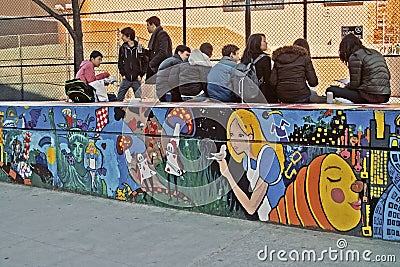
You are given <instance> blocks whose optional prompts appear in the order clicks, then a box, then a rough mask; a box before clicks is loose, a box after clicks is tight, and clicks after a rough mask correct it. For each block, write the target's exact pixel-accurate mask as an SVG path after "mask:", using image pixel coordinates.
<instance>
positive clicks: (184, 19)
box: [182, 0, 187, 45]
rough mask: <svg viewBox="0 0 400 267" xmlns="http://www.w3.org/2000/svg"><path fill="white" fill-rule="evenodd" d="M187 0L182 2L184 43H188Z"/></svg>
mask: <svg viewBox="0 0 400 267" xmlns="http://www.w3.org/2000/svg"><path fill="white" fill-rule="evenodd" d="M186 11H187V10H186V0H183V3H182V13H183V14H182V24H183V25H182V28H183V32H182V39H183V40H182V43H183V44H184V45H186V26H187V25H186Z"/></svg>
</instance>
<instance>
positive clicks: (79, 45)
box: [72, 0, 83, 74]
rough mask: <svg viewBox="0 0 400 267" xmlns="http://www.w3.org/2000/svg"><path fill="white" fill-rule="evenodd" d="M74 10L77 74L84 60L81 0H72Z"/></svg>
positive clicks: (75, 67)
mask: <svg viewBox="0 0 400 267" xmlns="http://www.w3.org/2000/svg"><path fill="white" fill-rule="evenodd" d="M72 10H73V23H74V33H75V38H74V72H75V74H76V73H77V72H78V70H79V66H80V64H81V63H82V61H83V33H82V21H81V10H80V5H79V0H72Z"/></svg>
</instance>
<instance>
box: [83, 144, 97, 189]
mask: <svg viewBox="0 0 400 267" xmlns="http://www.w3.org/2000/svg"><path fill="white" fill-rule="evenodd" d="M98 159H99V152H98V151H97V148H96V145H95V144H94V143H93V142H89V144H88V146H87V147H86V166H87V167H86V169H87V170H88V171H89V173H90V177H91V189H92V190H94V189H97V184H96V181H95V175H96V169H97V161H98Z"/></svg>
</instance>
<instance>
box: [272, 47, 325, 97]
mask: <svg viewBox="0 0 400 267" xmlns="http://www.w3.org/2000/svg"><path fill="white" fill-rule="evenodd" d="M272 60H273V61H274V68H273V69H272V73H271V78H270V82H271V84H272V85H274V86H275V91H276V94H277V96H278V99H279V100H280V101H281V102H285V103H294V102H297V101H299V100H302V99H305V98H307V97H309V96H310V95H311V91H310V88H309V87H308V85H309V86H311V87H315V86H317V85H318V78H317V74H316V73H315V70H314V66H313V64H312V62H311V58H310V56H309V54H308V51H307V50H306V49H305V48H303V47H300V46H297V45H293V46H284V47H281V48H278V49H277V50H275V51H274V52H273V53H272ZM306 81H307V82H308V85H307V83H306Z"/></svg>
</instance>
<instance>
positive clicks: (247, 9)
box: [244, 0, 251, 42]
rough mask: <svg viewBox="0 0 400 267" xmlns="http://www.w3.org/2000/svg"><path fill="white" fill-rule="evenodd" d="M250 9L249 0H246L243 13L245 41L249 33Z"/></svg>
mask: <svg viewBox="0 0 400 267" xmlns="http://www.w3.org/2000/svg"><path fill="white" fill-rule="evenodd" d="M250 9H251V8H250V0H246V7H245V15H244V25H245V35H246V42H247V39H248V38H249V36H250V34H251V10H250Z"/></svg>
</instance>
